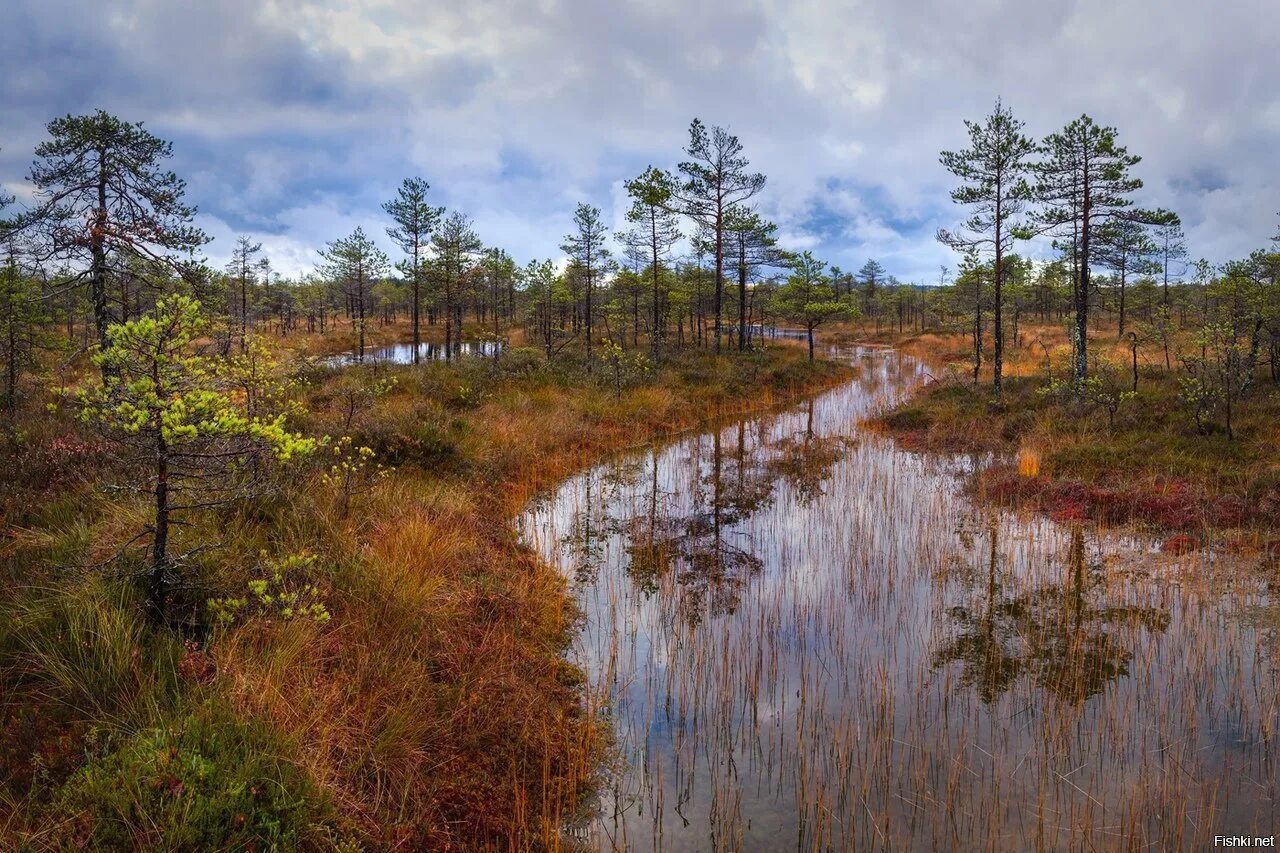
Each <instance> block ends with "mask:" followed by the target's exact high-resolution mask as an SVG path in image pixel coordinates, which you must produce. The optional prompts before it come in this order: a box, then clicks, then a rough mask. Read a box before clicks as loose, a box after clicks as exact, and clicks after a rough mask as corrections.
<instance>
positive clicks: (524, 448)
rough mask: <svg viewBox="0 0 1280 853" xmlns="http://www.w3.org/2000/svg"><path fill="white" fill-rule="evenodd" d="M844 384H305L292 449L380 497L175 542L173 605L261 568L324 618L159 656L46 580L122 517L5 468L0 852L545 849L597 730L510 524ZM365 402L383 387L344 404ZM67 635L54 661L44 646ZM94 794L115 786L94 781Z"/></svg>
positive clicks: (559, 591) (686, 357)
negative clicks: (286, 571) (600, 462)
mask: <svg viewBox="0 0 1280 853" xmlns="http://www.w3.org/2000/svg"><path fill="white" fill-rule="evenodd" d="M846 376H847V370H846V369H844V368H841V367H838V366H836V365H834V364H831V363H823V362H819V363H817V364H814V365H810V364H809V363H808V362H807V361H806V359H805V355H804V353H803V351H801V350H799V349H795V348H790V347H785V346H780V347H776V348H773V349H770V350H769V351H767V352H764V353H751V354H746V355H740V356H732V357H731V356H724V357H715V356H712V355H709V354H705V353H700V352H699V353H677V354H673V356H672V357H671V359H670V360H669V361H667V362H665V363H664V365H663V366H662V367H660V368H658V369H656V370H650V369H629V370H628V372H627V373H626V374H625V375H622V374H620V373H613V372H611V371H608V370H605V369H604V368H598V371H597V375H594V376H587V375H586V374H585V373H584V372H583V370H582V365H581V364H580V363H578V362H576V361H575V360H574V359H573V357H572V355H571V354H567V355H566V357H565V358H563V359H562V360H560V361H557V362H556V363H550V364H549V363H547V362H546V360H545V359H544V358H542V357H541V356H539V355H538V354H536V353H532V352H529V351H523V350H512V351H510V352H508V353H507V354H505V355H504V356H503V357H502V358H501V359H498V360H481V359H463V360H461V361H459V362H457V363H455V364H438V363H436V364H426V365H422V366H419V367H408V366H406V367H398V368H397V367H387V366H378V367H356V368H352V369H349V370H335V369H318V370H313V371H312V372H311V373H309V374H307V375H306V376H304V377H302V378H303V380H304V382H303V385H302V389H303V390H302V392H301V393H302V402H303V406H302V413H301V416H300V417H299V418H298V420H297V426H298V427H300V428H302V429H303V430H305V431H307V432H310V433H314V434H330V435H336V434H339V433H341V432H344V431H345V432H348V433H350V434H351V435H352V436H353V438H354V439H355V441H356V443H357V444H359V445H362V446H367V447H369V448H371V449H372V451H373V453H374V454H375V458H376V459H377V460H378V461H379V462H380V463H382V464H385V465H386V466H388V470H389V472H390V473H389V475H387V476H385V477H382V478H380V479H378V478H374V479H372V480H371V481H370V483H369V488H367V489H360V490H357V491H356V493H354V494H353V495H352V496H351V499H350V507H349V511H348V512H346V513H345V514H344V512H343V511H342V506H341V502H339V501H337V500H335V498H334V495H333V490H332V488H330V487H327V486H325V484H324V482H323V478H322V476H321V473H322V472H321V471H319V470H318V469H317V467H316V466H315V465H313V466H311V468H308V469H305V470H299V471H295V472H293V473H291V474H290V475H289V476H288V478H287V479H286V480H284V481H282V483H281V488H280V489H279V490H278V492H277V493H276V494H275V495H273V496H272V497H270V498H264V499H260V500H257V501H254V502H253V503H252V504H250V505H246V506H241V507H239V508H236V509H235V510H227V511H220V512H218V513H215V514H208V515H206V516H205V517H201V518H200V519H199V520H198V521H196V523H195V524H194V525H192V526H191V527H189V528H186V529H184V530H183V531H181V534H180V536H181V538H182V539H183V542H184V544H188V545H189V544H191V543H194V542H198V541H203V540H209V541H219V542H220V543H221V545H222V547H221V548H219V549H216V550H212V551H208V552H204V553H202V554H201V555H200V556H199V557H198V558H195V559H193V561H192V562H191V564H190V565H189V567H188V569H187V571H188V573H189V574H190V576H191V577H190V580H191V583H192V586H193V588H194V589H193V592H192V593H191V597H192V600H193V601H197V602H198V601H201V600H204V599H207V598H212V597H217V596H234V595H235V594H236V593H237V592H240V593H243V590H244V588H245V584H246V582H248V581H250V580H251V579H252V578H255V577H261V576H262V564H263V560H264V559H265V558H266V557H265V555H272V556H273V557H279V556H282V555H291V554H309V555H312V557H313V558H314V559H312V560H311V561H310V562H306V563H304V564H302V565H303V566H304V568H301V569H299V571H302V572H304V573H305V580H306V582H307V583H309V584H311V585H313V586H314V587H315V588H316V589H317V590H319V591H320V593H319V594H320V596H321V597H322V599H323V603H324V606H325V608H326V610H327V613H328V615H329V618H327V620H318V619H297V618H294V619H287V618H271V617H267V618H253V619H242V620H236V621H235V622H233V623H230V624H228V625H221V626H220V625H218V624H217V623H216V622H214V621H213V620H210V619H209V618H208V615H207V613H206V614H205V615H204V617H203V622H202V624H203V625H204V626H205V627H202V628H199V629H198V630H196V631H195V634H194V636H195V637H196V640H195V641H194V642H192V641H188V643H187V644H186V645H183V643H182V642H181V638H180V637H173V638H166V637H163V636H160V637H153V636H151V635H150V634H149V632H148V629H145V627H144V626H143V624H142V622H141V620H140V618H139V616H138V613H139V609H138V601H137V596H136V593H135V592H133V591H132V587H131V585H130V584H129V582H128V581H127V578H124V577H121V578H120V580H112V577H116V576H118V574H119V573H115V574H111V575H110V576H108V575H107V574H104V573H103V572H101V571H85V570H75V571H67V570H66V567H67V566H71V565H83V564H85V563H86V562H88V558H89V556H90V555H99V554H103V553H110V552H111V550H112V548H113V547H114V546H115V545H116V544H118V543H120V542H121V540H124V539H127V538H128V535H129V531H131V530H132V529H133V528H134V527H135V526H136V525H137V524H138V523H139V521H140V520H141V519H142V518H144V516H143V515H142V514H140V513H139V507H138V506H137V505H136V504H134V503H131V502H129V501H127V500H124V499H122V498H119V497H116V496H112V495H108V494H106V493H103V492H102V491H100V490H98V489H97V487H96V484H97V481H98V477H99V472H98V471H97V470H96V469H95V467H94V462H93V458H92V456H89V457H88V458H86V454H82V453H71V452H70V450H69V451H68V453H70V455H69V456H68V458H67V460H64V461H65V462H66V465H67V466H69V467H68V468H67V472H66V476H62V477H57V478H51V477H49V476H48V474H49V471H43V470H42V471H36V470H33V471H32V472H30V473H31V477H30V482H29V484H28V486H29V488H28V490H27V491H26V492H24V493H23V494H21V495H20V496H17V497H12V498H11V500H10V502H9V504H8V507H9V509H8V515H7V518H6V533H7V540H8V541H7V549H8V550H7V552H6V553H7V555H8V556H9V557H10V558H11V559H10V560H9V570H8V571H7V572H6V574H5V582H4V584H3V592H2V594H0V615H2V616H3V618H2V619H0V622H5V627H4V628H3V629H0V677H2V678H3V683H4V684H5V686H6V688H12V689H7V691H6V694H5V698H4V699H0V722H2V723H3V725H2V726H0V738H2V739H3V741H2V742H0V747H3V748H4V749H5V750H6V751H8V752H10V753H11V754H12V753H14V752H16V753H17V754H19V755H21V756H25V758H23V760H21V761H17V762H11V763H12V764H13V767H12V769H11V770H10V771H8V772H7V773H6V778H4V779H0V841H5V842H6V843H8V841H13V842H14V843H24V844H27V845H30V846H32V847H33V848H35V849H44V848H54V847H59V846H67V845H74V844H77V843H86V844H90V845H92V844H98V845H102V844H104V843H106V844H110V843H124V844H126V845H129V844H133V845H139V844H140V845H144V846H145V845H146V844H152V843H156V842H157V839H160V840H163V841H165V842H166V843H167V841H168V840H171V839H175V838H176V839H187V840H188V841H189V843H192V844H195V845H196V846H200V845H203V844H209V843H215V844H216V845H223V846H225V845H227V844H231V845H232V846H235V845H237V844H238V845H241V846H243V845H246V844H247V845H248V846H251V847H255V848H257V849H261V848H263V847H266V846H270V845H271V844H278V845H283V846H296V847H301V848H305V849H330V848H334V847H342V846H343V845H348V846H349V845H351V844H353V843H357V844H362V845H364V846H365V847H366V848H368V849H431V850H451V849H497V848H506V849H512V848H514V849H555V848H557V847H559V846H560V845H561V843H562V828H563V826H564V825H565V823H566V822H567V821H568V820H570V819H571V818H572V817H573V816H574V814H575V812H576V810H578V809H579V808H580V807H581V806H582V805H583V803H584V801H585V799H586V798H587V796H588V794H589V792H590V790H591V786H592V784H593V782H594V781H595V779H594V774H595V773H596V768H597V761H598V758H599V756H600V754H601V751H602V749H603V748H604V747H605V743H604V741H603V736H604V733H603V732H602V730H601V729H600V727H599V725H598V722H597V721H596V720H595V719H594V718H593V717H592V716H591V715H590V714H589V713H584V708H583V696H582V692H581V683H582V679H581V674H580V673H579V672H578V671H577V670H576V669H575V668H573V667H572V666H570V665H569V664H568V663H567V662H566V659H565V650H566V646H567V643H568V641H569V639H570V636H571V630H572V628H573V624H574V618H575V616H574V612H573V608H572V604H571V601H570V599H569V598H568V595H567V589H566V586H565V582H564V580H563V579H562V578H561V577H560V576H559V575H558V574H557V573H556V572H555V571H554V569H552V568H551V567H549V566H546V565H544V564H543V563H541V562H540V561H538V560H537V559H536V558H535V557H534V556H533V554H532V553H531V552H530V551H528V550H527V549H525V548H524V547H522V546H521V545H520V543H519V542H518V540H517V537H516V534H515V532H514V529H513V525H512V523H511V519H512V517H513V515H514V514H515V513H517V512H518V511H519V510H520V508H521V507H522V506H523V505H524V504H525V502H526V501H527V500H528V499H529V498H530V497H531V496H532V495H534V494H535V493H536V492H537V491H538V490H539V489H542V488H546V487H549V486H551V485H552V484H554V483H556V482H558V481H559V480H560V479H561V478H563V477H564V476H566V475H567V474H569V473H571V472H572V471H574V470H575V469H577V468H579V467H581V466H583V465H586V464H589V463H590V462H591V461H593V460H596V459H599V458H600V457H601V456H603V455H605V454H609V453H613V452H616V451H619V450H622V449H624V448H626V447H629V446H632V445H635V444H637V443H640V442H646V441H650V440H653V439H654V438H656V437H658V436H662V435H665V434H670V433H673V432H677V431H680V430H684V429H689V428H693V427H697V426H698V425H700V424H704V423H706V422H707V421H708V420H710V419H713V418H716V417H719V416H727V415H730V414H732V413H734V412H746V411H750V410H757V409H761V408H764V407H767V406H770V405H773V404H777V403H781V402H784V401H786V400H789V399H792V398H794V397H796V396H798V395H801V394H805V393H811V392H815V391H817V390H819V389H821V388H823V387H827V386H830V385H832V384H835V383H836V382H838V381H840V380H841V379H843V378H845V377H846ZM388 379H393V380H394V382H390V383H388V382H386V381H385V380H388ZM376 385H382V386H389V390H387V391H386V392H385V393H382V394H380V395H365V396H361V394H362V393H363V392H359V391H357V393H356V394H355V395H354V396H353V394H352V393H350V391H351V389H352V388H355V389H361V388H369V387H374V386H376ZM352 400H358V402H357V403H356V404H355V405H354V406H353V404H352ZM42 429H44V430H46V431H48V433H49V434H48V435H43V434H41V435H35V434H32V435H28V436H27V439H26V440H27V441H29V442H34V443H35V444H39V445H42V446H43V445H46V444H47V445H49V446H63V445H65V447H67V448H71V450H74V449H75V448H78V447H80V446H81V445H80V444H78V443H77V442H86V441H89V439H88V438H87V437H84V436H81V435H80V434H79V432H78V431H77V428H76V427H75V425H74V424H73V423H71V422H69V421H66V420H61V419H57V418H55V419H53V420H50V421H48V422H47V423H46V424H45V425H44V426H43V427H42ZM57 442H62V444H61V445H58V444H57ZM40 464H42V465H43V464H46V463H40ZM60 465H61V463H59V462H58V460H57V459H53V460H50V461H48V462H47V465H46V467H47V468H49V469H50V470H55V469H59V468H60ZM58 566H61V567H63V568H61V569H59V568H56V567H58ZM195 609H196V611H202V608H200V607H198V606H196V608H195ZM68 625H72V626H77V625H78V626H79V627H77V628H76V631H78V632H79V633H76V634H75V636H76V637H81V638H82V639H79V640H72V641H64V639H63V638H62V637H63V635H62V634H61V633H59V631H61V630H62V629H64V628H65V627H66V626H68ZM107 625H109V626H111V627H110V629H109V630H108V629H107V628H105V627H104V626H107ZM60 626H61V627H60ZM86 655H87V656H88V658H89V660H86ZM99 658H102V659H101V660H99ZM85 691H88V693H89V694H90V695H91V696H94V695H96V697H97V698H94V699H93V701H89V700H88V699H84V698H81V699H77V698H75V697H77V696H82V694H83V693H84V692H85ZM86 732H93V733H94V734H93V737H92V738H91V740H92V742H93V743H94V744H95V745H94V746H93V747H92V748H80V747H79V745H78V744H79V743H80V741H79V738H81V736H83V735H84V734H85V733H86ZM157 750H160V751H158V752H157ZM157 756H159V758H157ZM206 765H208V766H212V767H232V766H234V767H237V768H244V769H243V770H240V771H237V773H239V775H235V774H230V775H228V773H229V771H227V772H224V771H219V772H218V773H213V774H212V775H210V773H211V771H207V770H200V768H202V767H205V766H206ZM183 768H186V770H184V769H183ZM193 768H194V769H193ZM0 769H4V768H0ZM219 773H222V775H219ZM122 776H128V777H129V778H131V779H134V780H136V784H135V785H134V787H130V786H122V785H113V784H112V783H111V780H112V779H116V778H119V777H122ZM223 776H227V778H223ZM245 779H247V780H249V781H244V780H245ZM135 788H136V790H135ZM242 790H246V791H255V792H258V793H254V794H252V795H251V796H250V795H245V797H247V799H243V798H242V799H237V797H239V796H240V795H239V794H235V795H233V794H232V793H230V792H236V791H242ZM268 790H269V791H271V792H273V793H272V795H271V796H270V797H268V796H267V794H266V793H264V791H268ZM193 798H195V799H193ZM242 800H243V801H242ZM113 833H115V834H113ZM120 833H123V834H120Z"/></svg>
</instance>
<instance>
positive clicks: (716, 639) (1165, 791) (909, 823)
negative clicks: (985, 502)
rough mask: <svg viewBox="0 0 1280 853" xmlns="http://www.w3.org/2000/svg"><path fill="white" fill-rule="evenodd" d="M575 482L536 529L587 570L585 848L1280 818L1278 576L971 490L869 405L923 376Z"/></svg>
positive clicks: (1090, 830) (1170, 839)
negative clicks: (596, 761) (598, 773)
mask: <svg viewBox="0 0 1280 853" xmlns="http://www.w3.org/2000/svg"><path fill="white" fill-rule="evenodd" d="M847 356H848V357H849V358H851V359H852V360H853V361H854V362H855V363H856V364H857V365H858V375H857V378H856V379H855V380H853V381H851V382H850V383H848V384H847V385H845V386H843V387H840V388H838V389H836V390H833V391H831V392H828V393H826V394H823V395H821V396H819V397H817V398H816V399H814V400H812V401H810V402H807V403H805V404H802V405H799V406H797V407H794V408H792V409H790V410H787V411H784V412H780V413H775V414H770V415H766V416H762V417H756V418H750V419H745V420H742V421H739V422H736V423H733V424H731V425H729V426H726V427H724V428H722V429H718V430H716V431H714V432H710V433H706V434H702V435H692V436H688V437H684V438H680V439H678V440H676V441H674V442H673V443H670V444H667V445H665V446H661V447H657V448H654V449H650V450H647V451H643V452H639V453H634V454H630V455H627V456H624V457H621V458H618V459H615V460H611V461H610V462H608V463H606V464H602V465H600V466H598V467H596V468H594V469H592V470H589V471H587V472H584V473H582V474H581V475H578V476H575V477H573V478H571V479H569V480H568V481H566V482H564V483H563V484H561V485H560V486H559V487H558V488H557V489H556V490H555V491H554V493H552V494H550V495H547V496H545V497H544V498H543V499H541V500H539V501H536V502H535V503H533V504H531V506H530V507H529V508H528V509H527V511H526V513H525V514H524V515H523V516H522V518H521V519H520V520H519V524H520V527H521V531H522V534H523V536H524V539H525V541H526V542H527V543H529V544H530V545H531V546H532V547H534V548H535V549H537V550H538V551H539V552H540V553H541V554H542V555H543V556H544V557H545V558H546V559H547V560H549V561H551V562H552V563H553V564H555V565H557V566H559V567H560V569H561V570H562V571H563V572H564V573H565V575H566V576H567V577H568V578H569V579H570V582H571V584H572V589H573V593H574V596H575V598H576V600H577V602H578V605H579V607H580V608H581V611H582V613H583V618H582V624H581V628H580V631H579V633H578V634H577V637H576V640H575V642H574V645H573V649H572V656H573V658H574V660H575V662H577V663H578V664H579V665H580V666H581V667H582V668H583V669H584V671H585V672H586V674H587V678H588V683H589V696H588V701H589V702H590V703H591V705H592V711H593V712H597V713H600V714H602V715H603V716H604V719H606V720H607V722H608V725H610V726H611V727H612V731H613V734H614V741H615V742H614V745H613V748H612V754H611V756H610V760H609V761H608V762H607V764H606V766H605V767H603V768H602V776H603V781H602V784H601V785H600V791H599V795H598V797H597V800H596V802H595V803H594V808H593V809H592V812H591V814H590V815H589V816H588V817H586V818H584V820H583V821H582V823H581V825H580V826H577V827H576V828H575V834H576V835H578V836H579V837H580V839H581V840H582V842H583V844H584V846H586V847H588V848H593V849H604V850H611V849H628V850H629V849H637V850H650V849H651V850H658V849H661V850H739V849H741V850H787V849H796V850H828V849H834V850H841V849H894V850H901V849H924V850H956V849H1001V850H1004V849H1009V850H1023V849H1041V850H1074V849H1096V848H1107V849H1112V848H1118V847H1124V848H1130V847H1132V848H1137V847H1153V848H1154V849H1183V848H1195V847H1201V848H1202V847H1206V846H1211V845H1212V842H1213V838H1212V836H1214V835H1221V834H1250V835H1271V834H1272V833H1273V832H1274V831H1275V830H1276V827H1277V814H1278V813H1280V809H1278V807H1277V795H1278V790H1277V768H1276V757H1275V755H1274V750H1275V748H1276V746H1277V743H1276V735H1275V731H1276V724H1277V717H1278V712H1277V691H1276V687H1277V678H1278V668H1280V648H1278V647H1280V641H1278V640H1277V630H1278V629H1280V606H1278V605H1277V596H1276V588H1275V586H1274V585H1273V584H1272V585H1269V584H1268V582H1267V579H1266V578H1267V576H1268V571H1270V572H1271V573H1270V577H1271V578H1272V581H1273V582H1274V577H1275V575H1274V571H1273V570H1268V569H1265V568H1264V567H1262V566H1260V565H1258V564H1256V561H1253V560H1249V559H1244V558H1232V559H1230V560H1229V559H1227V558H1226V557H1225V556H1221V555H1218V554H1216V553H1210V552H1198V553H1192V554H1186V555H1181V556H1173V555H1168V554H1163V553H1161V552H1160V551H1159V549H1158V548H1156V547H1152V546H1151V545H1150V544H1149V543H1146V542H1144V541H1140V540H1137V539H1131V538H1124V537H1121V536H1118V535H1115V534H1110V533H1105V532H1100V531H1098V530H1096V529H1090V528H1086V527H1081V526H1063V525H1059V524H1057V523H1055V522H1053V521H1051V520H1049V519H1048V518H1046V517H1043V516H1038V515H1020V514H1013V513H1009V512H1002V511H995V510H992V509H990V508H983V507H979V506H976V505H975V504H973V503H972V502H970V501H969V500H968V499H966V498H965V497H964V496H963V494H962V491H963V490H962V489H961V484H962V479H963V477H964V474H965V473H966V472H968V471H971V470H972V469H973V466H974V465H975V464H979V463H980V461H981V460H975V459H970V458H966V457H945V458H944V457H937V456H927V455H920V454H914V453H908V452H905V451H901V450H899V449H897V448H896V447H895V445H894V444H893V443H892V442H891V441H890V440H888V439H886V438H883V437H880V436H877V435H874V434H871V433H868V432H866V431H864V430H862V429H861V428H860V427H859V420H860V418H862V417H864V416H866V415H867V414H869V413H870V412H872V411H873V410H875V409H877V408H878V407H880V406H882V405H884V404H885V403H887V402H888V401H890V400H892V399H895V398H896V397H897V396H898V395H901V394H903V393H905V392H906V391H908V390H909V389H910V388H912V387H913V386H914V385H915V384H916V383H917V382H918V381H919V379H920V376H921V373H922V367H921V366H920V365H919V364H918V363H916V362H914V361H912V360H910V359H908V358H906V357H903V356H900V355H898V354H896V353H894V352H892V351H887V350H869V349H859V350H854V351H851V352H849V353H848V354H847Z"/></svg>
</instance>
